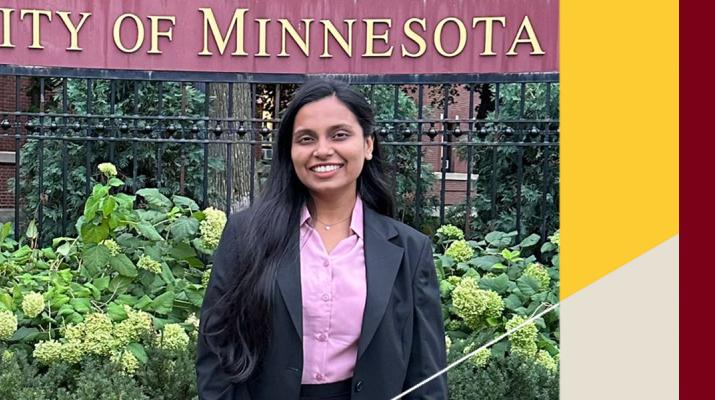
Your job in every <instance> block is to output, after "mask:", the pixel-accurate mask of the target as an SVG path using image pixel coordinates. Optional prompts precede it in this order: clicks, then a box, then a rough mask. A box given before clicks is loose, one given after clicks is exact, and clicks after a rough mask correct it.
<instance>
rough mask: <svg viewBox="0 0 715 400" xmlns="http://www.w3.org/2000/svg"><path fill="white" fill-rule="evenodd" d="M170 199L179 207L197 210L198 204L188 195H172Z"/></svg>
mask: <svg viewBox="0 0 715 400" xmlns="http://www.w3.org/2000/svg"><path fill="white" fill-rule="evenodd" d="M171 200H172V201H173V202H174V204H176V205H177V206H179V207H182V208H188V209H189V210H191V211H198V210H199V205H198V204H196V202H195V201H193V200H191V199H190V198H188V197H184V196H177V195H174V196H173V197H172V198H171Z"/></svg>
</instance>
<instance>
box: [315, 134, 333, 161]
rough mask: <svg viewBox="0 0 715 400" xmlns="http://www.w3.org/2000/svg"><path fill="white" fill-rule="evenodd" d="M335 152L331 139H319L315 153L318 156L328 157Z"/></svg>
mask: <svg viewBox="0 0 715 400" xmlns="http://www.w3.org/2000/svg"><path fill="white" fill-rule="evenodd" d="M333 153H334V151H333V146H332V145H331V143H330V141H329V140H326V139H324V138H320V139H318V146H317V147H316V148H315V152H314V153H313V155H314V156H315V157H317V158H328V157H330V156H332V155H333Z"/></svg>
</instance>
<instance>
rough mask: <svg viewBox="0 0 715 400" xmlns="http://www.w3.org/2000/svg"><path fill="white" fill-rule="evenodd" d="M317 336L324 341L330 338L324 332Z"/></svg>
mask: <svg viewBox="0 0 715 400" xmlns="http://www.w3.org/2000/svg"><path fill="white" fill-rule="evenodd" d="M315 338H316V339H318V340H319V341H321V342H324V341H326V340H328V335H326V334H324V333H319V334H318V335H317V336H316V337H315Z"/></svg>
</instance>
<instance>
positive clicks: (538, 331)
mask: <svg viewBox="0 0 715 400" xmlns="http://www.w3.org/2000/svg"><path fill="white" fill-rule="evenodd" d="M515 237H516V233H515V232H511V233H505V232H492V233H490V234H488V235H486V237H485V239H484V240H482V241H479V242H477V241H466V240H464V236H463V234H461V232H460V231H459V228H456V227H453V226H445V227H442V228H440V230H438V234H437V235H436V236H435V241H436V249H435V265H436V267H437V275H438V278H439V280H440V295H441V297H442V303H443V314H444V317H445V328H446V331H447V337H446V338H445V340H446V342H447V343H449V344H450V349H449V350H448V353H449V359H450V360H455V359H457V358H459V357H461V356H463V355H465V354H469V353H471V352H472V351H474V350H476V349H478V348H479V347H480V346H482V345H484V344H486V343H488V342H489V341H490V340H492V339H494V338H496V337H497V336H500V335H502V334H504V333H505V332H507V331H510V330H512V329H514V328H517V327H519V326H521V325H522V324H523V323H524V322H525V321H527V320H528V319H529V318H530V317H531V316H533V315H535V314H537V313H539V311H541V310H543V309H545V308H547V307H548V306H550V305H551V304H554V303H557V302H558V301H559V246H560V239H559V232H558V231H556V232H555V233H554V234H553V235H552V236H550V237H548V239H547V240H545V241H544V243H542V245H541V246H538V244H539V242H540V241H541V238H540V237H539V236H538V235H531V236H528V237H526V238H524V239H523V240H521V241H520V242H516V241H515ZM558 319H559V313H558V309H557V310H554V311H551V312H549V313H547V314H545V315H543V316H542V317H541V318H537V319H535V320H533V321H531V322H529V323H526V324H525V325H523V326H521V327H520V329H518V330H517V331H515V332H514V333H512V334H511V335H510V336H508V338H506V339H503V340H501V341H499V342H497V343H496V344H494V345H492V346H491V347H490V348H488V349H483V350H480V351H479V352H478V353H476V354H474V355H473V356H472V357H471V358H470V359H469V361H468V362H466V363H464V365H462V366H460V367H459V368H458V369H455V370H453V372H450V379H449V384H450V393H457V394H458V395H457V396H456V397H457V398H459V397H460V396H461V395H459V393H463V394H464V393H469V392H470V391H474V390H475V388H474V387H472V383H473V381H467V380H465V379H464V378H463V375H464V374H469V373H471V374H474V375H475V377H476V376H480V375H481V374H486V371H490V370H491V369H492V368H494V367H498V368H499V369H500V370H502V371H503V372H504V374H505V375H504V376H509V375H510V374H516V375H519V374H522V375H523V376H522V378H524V377H526V376H530V377H531V378H534V379H537V378H536V377H538V380H540V381H541V382H542V383H543V382H547V381H548V383H544V384H548V385H552V386H553V385H556V386H557V385H558V357H559V345H558V343H559V321H558ZM455 352H456V353H455ZM515 365H522V367H519V368H514V366H515ZM520 376H521V375H520ZM480 379H482V378H480ZM484 379H487V378H486V376H485V377H484ZM508 379H514V380H517V381H519V380H520V379H521V378H518V377H516V376H512V377H510V378H508ZM487 380H488V379H487ZM492 384H493V386H494V387H495V388H498V387H500V386H499V384H498V383H497V382H493V383H492ZM517 386H518V385H517ZM517 386H514V388H510V385H504V386H503V387H502V389H503V390H504V394H503V395H502V396H501V397H500V396H496V395H494V393H495V392H496V391H498V390H497V389H495V390H494V393H487V392H482V395H483V396H486V397H485V398H512V397H513V396H515V394H516V393H518V391H519V390H522V389H518V390H517V389H516V387H517ZM551 389H553V388H549V389H548V390H546V389H544V390H545V391H546V392H549V391H551V392H553V391H552V390H551ZM479 390H483V389H479ZM499 390H501V389H499ZM551 392H549V393H551ZM556 392H558V391H556ZM518 397H519V396H516V397H513V398H518ZM547 398H549V397H547Z"/></svg>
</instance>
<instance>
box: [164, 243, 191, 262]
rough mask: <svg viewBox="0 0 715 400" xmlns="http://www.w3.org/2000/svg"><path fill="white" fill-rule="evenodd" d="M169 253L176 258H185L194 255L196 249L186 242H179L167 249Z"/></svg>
mask: <svg viewBox="0 0 715 400" xmlns="http://www.w3.org/2000/svg"><path fill="white" fill-rule="evenodd" d="M169 255H170V256H171V257H174V258H175V259H177V260H185V259H187V258H191V257H196V250H194V248H193V247H191V245H189V244H188V243H185V242H180V243H177V244H175V245H174V247H172V248H171V249H170V250H169Z"/></svg>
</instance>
